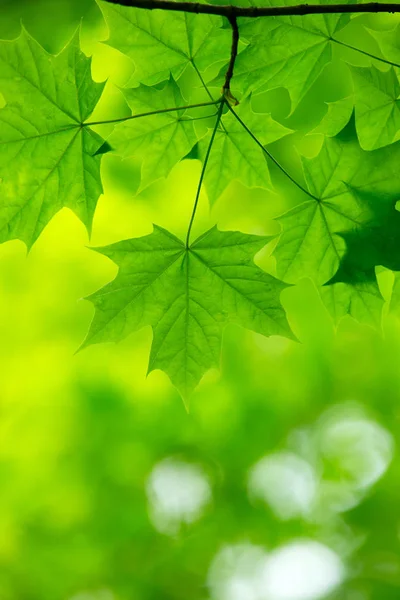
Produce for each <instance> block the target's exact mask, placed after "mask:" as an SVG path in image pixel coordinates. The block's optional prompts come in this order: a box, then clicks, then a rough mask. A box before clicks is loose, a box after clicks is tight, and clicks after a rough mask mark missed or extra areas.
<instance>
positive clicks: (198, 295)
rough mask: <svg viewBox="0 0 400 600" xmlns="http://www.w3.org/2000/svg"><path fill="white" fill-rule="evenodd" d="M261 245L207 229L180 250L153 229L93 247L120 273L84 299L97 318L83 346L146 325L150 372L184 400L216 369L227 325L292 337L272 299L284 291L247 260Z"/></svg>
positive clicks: (169, 236)
mask: <svg viewBox="0 0 400 600" xmlns="http://www.w3.org/2000/svg"><path fill="white" fill-rule="evenodd" d="M267 241H268V238H265V237H262V236H255V235H248V234H244V233H240V232H236V231H226V232H222V231H219V230H218V229H217V228H216V227H214V228H213V229H211V230H209V231H208V232H207V233H205V234H204V235H202V236H200V237H199V238H198V239H197V240H196V241H195V242H194V243H193V244H192V245H191V246H190V248H189V249H186V248H185V246H184V244H183V243H182V242H181V241H180V240H179V239H178V238H176V237H175V236H174V235H172V234H171V233H169V232H168V231H166V230H165V229H162V228H161V227H158V226H154V232H153V233H152V234H150V235H147V236H145V237H141V238H136V239H131V240H126V241H122V242H119V243H117V244H113V245H111V246H108V247H105V248H96V250H97V251H98V252H101V253H102V254H104V255H106V256H108V257H109V258H111V260H113V261H114V262H115V263H116V264H117V265H118V266H119V273H118V275H117V277H116V278H115V280H114V281H112V282H111V283H109V284H107V285H106V286H105V287H104V288H103V289H101V290H99V291H98V292H96V293H95V294H93V295H92V296H90V297H89V300H91V301H92V302H93V303H94V305H95V307H96V313H95V317H94V320H93V323H92V326H91V328H90V331H89V334H88V337H87V339H86V341H85V345H87V344H92V343H97V342H104V341H118V340H120V339H122V338H123V337H125V336H127V335H128V334H129V333H131V332H133V331H135V330H137V329H139V328H141V327H143V326H144V325H151V326H152V328H153V333H154V339H153V345H152V349H151V355H150V363H149V371H152V370H154V369H162V370H163V371H165V372H166V373H167V374H168V375H169V377H170V379H171V381H172V382H173V383H174V385H175V386H176V387H177V388H178V390H179V391H180V392H181V394H182V395H183V397H184V398H186V397H188V395H189V394H190V393H191V392H192V391H193V390H194V388H195V387H196V385H197V384H198V382H199V381H200V379H201V377H202V376H203V374H204V373H205V372H206V371H207V370H208V369H210V368H212V367H218V365H219V355H220V349H221V340H222V334H223V330H224V327H225V326H226V324H227V323H232V322H234V323H238V324H240V325H242V326H243V327H247V328H249V329H252V330H254V331H257V332H259V333H262V334H263V335H273V334H277V335H285V336H287V337H291V332H290V329H289V326H288V323H287V320H286V316H285V313H284V310H283V308H282V306H281V304H280V300H279V298H280V293H281V292H282V290H283V289H284V288H285V287H286V285H285V284H284V283H282V282H280V281H278V280H277V279H275V278H274V277H272V276H271V275H269V274H268V273H265V272H264V271H262V270H261V269H260V268H259V267H257V266H256V265H255V264H254V262H253V260H252V259H253V256H254V254H255V253H256V252H258V251H259V250H260V249H261V248H262V247H263V246H264V245H265V244H266V242H267Z"/></svg>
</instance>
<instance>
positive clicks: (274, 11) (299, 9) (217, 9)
mask: <svg viewBox="0 0 400 600" xmlns="http://www.w3.org/2000/svg"><path fill="white" fill-rule="evenodd" d="M106 2H109V3H110V4H120V5H121V6H130V7H134V8H145V9H148V10H154V9H161V10H173V11H177V12H186V13H195V14H203V15H219V16H221V17H226V18H227V19H230V18H233V17H236V18H239V17H247V18H255V17H279V16H294V15H321V14H338V13H398V12H400V3H399V4H390V3H388V2H369V3H366V4H324V5H321V4H298V5H297V6H265V7H257V6H217V5H216V6H214V5H211V4H200V3H198V2H175V1H174V0H106Z"/></svg>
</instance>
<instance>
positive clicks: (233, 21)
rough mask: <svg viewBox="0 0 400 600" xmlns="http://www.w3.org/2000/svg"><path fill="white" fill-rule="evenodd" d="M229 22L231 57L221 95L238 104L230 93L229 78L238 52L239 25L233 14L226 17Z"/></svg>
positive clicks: (231, 75) (231, 102)
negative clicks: (230, 28)
mask: <svg viewBox="0 0 400 600" xmlns="http://www.w3.org/2000/svg"><path fill="white" fill-rule="evenodd" d="M228 19H229V23H230V24H231V27H232V48H231V57H230V60H229V65H228V70H227V72H226V75H225V81H224V85H223V88H222V95H223V96H224V98H226V99H227V100H228V102H229V103H230V104H234V105H236V104H239V102H238V101H237V100H236V98H235V97H234V96H233V95H232V93H231V79H232V77H233V70H234V68H235V61H236V57H237V54H238V45H239V27H238V24H237V19H236V17H235V16H234V15H231V16H230V17H228Z"/></svg>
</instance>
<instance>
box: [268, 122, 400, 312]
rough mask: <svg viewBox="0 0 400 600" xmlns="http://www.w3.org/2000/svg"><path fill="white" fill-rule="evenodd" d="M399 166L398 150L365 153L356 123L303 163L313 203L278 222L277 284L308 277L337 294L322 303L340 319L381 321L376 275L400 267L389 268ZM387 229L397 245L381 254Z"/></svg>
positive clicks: (326, 294) (399, 183) (327, 292)
mask: <svg viewBox="0 0 400 600" xmlns="http://www.w3.org/2000/svg"><path fill="white" fill-rule="evenodd" d="M399 160H400V145H399V144H395V145H392V146H390V148H383V149H380V150H375V151H372V152H365V151H363V150H362V149H361V148H360V147H359V145H358V143H357V138H356V135H355V132H354V123H353V120H352V121H351V122H350V124H349V125H348V126H347V127H346V128H345V129H344V130H343V131H342V132H341V133H340V134H339V135H338V136H336V137H335V138H328V139H326V140H325V143H324V145H323V147H322V149H321V152H320V153H319V155H318V156H317V157H316V158H313V159H303V168H304V172H305V177H306V182H307V187H308V190H309V193H310V194H311V195H312V199H311V200H308V201H306V202H304V203H303V204H300V205H299V206H297V207H295V208H294V209H292V210H290V211H289V212H287V213H285V214H284V215H282V216H281V217H279V218H278V220H279V221H280V223H281V225H282V234H281V236H280V239H279V241H278V244H277V247H276V249H275V255H276V258H277V273H278V276H279V277H281V278H282V279H284V280H286V281H290V282H295V281H297V280H299V279H300V278H302V277H304V276H308V277H311V278H312V279H313V280H314V281H315V282H316V283H317V284H318V285H323V284H325V283H329V284H330V285H332V286H334V287H335V290H334V291H332V290H323V291H322V296H323V298H324V299H325V300H326V302H327V306H328V308H329V309H330V311H331V312H332V314H334V315H336V316H342V315H343V314H344V311H347V312H348V313H350V314H353V316H354V315H355V314H357V315H361V317H362V316H365V315H366V314H367V312H370V313H371V312H372V305H373V307H374V309H375V313H374V314H373V315H372V314H371V315H370V318H369V320H370V321H372V320H375V322H376V321H377V314H376V311H377V310H380V307H381V300H379V303H378V297H380V294H379V290H378V287H377V284H376V280H375V270H374V267H375V266H377V265H382V266H387V267H388V268H392V267H393V264H394V263H395V264H397V263H396V260H397V258H396V260H395V259H394V258H393V260H392V262H391V261H390V260H389V257H390V253H391V252H392V250H393V251H394V247H395V244H396V242H397V240H398V231H397V225H398V220H397V217H396V211H395V209H394V206H395V203H396V201H397V200H398V199H399V198H400V178H399V175H398V164H399ZM394 217H396V219H395V220H394ZM389 226H390V227H395V232H393V230H391V231H392V234H391V238H390V239H392V244H391V246H390V249H389V250H387V251H385V252H383V250H382V247H383V246H384V244H383V242H382V240H384V239H386V244H387V235H388V231H389V230H388V227H389ZM377 230H378V233H377ZM379 240H381V241H379ZM382 244H383V246H382ZM394 256H395V255H394ZM393 261H394V262H393ZM366 263H368V268H367V267H366ZM337 283H340V285H336V284H337ZM360 294H361V296H364V297H361V298H360ZM356 299H357V301H356ZM357 303H358V306H357ZM362 304H363V305H364V308H363V309H361V305H362ZM366 304H369V305H370V308H369V309H368V311H367V308H366V306H365V305H366ZM363 311H364V313H363ZM361 317H360V318H361Z"/></svg>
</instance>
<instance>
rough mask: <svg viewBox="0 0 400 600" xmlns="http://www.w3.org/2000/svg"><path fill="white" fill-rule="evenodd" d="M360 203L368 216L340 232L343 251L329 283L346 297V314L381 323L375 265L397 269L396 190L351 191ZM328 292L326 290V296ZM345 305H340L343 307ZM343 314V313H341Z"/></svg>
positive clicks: (399, 235) (399, 254)
mask: <svg viewBox="0 0 400 600" xmlns="http://www.w3.org/2000/svg"><path fill="white" fill-rule="evenodd" d="M353 193H354V194H356V195H358V196H359V201H360V203H362V204H364V206H368V207H369V212H370V217H369V219H368V221H367V222H366V223H365V224H364V225H363V227H359V228H353V229H352V230H350V231H347V232H344V233H343V234H342V237H343V239H344V240H345V242H346V253H345V255H344V256H343V258H342V260H341V263H340V266H339V269H338V271H337V272H336V273H335V275H334V276H333V278H332V279H331V281H330V282H329V284H330V286H329V287H332V288H337V289H339V288H340V289H342V290H343V294H342V305H343V304H344V302H343V300H344V299H345V298H346V297H347V313H348V314H351V315H352V316H355V318H357V320H359V321H363V322H370V323H372V324H375V325H378V324H379V323H380V317H381V311H382V306H383V298H382V296H381V294H380V291H379V287H378V284H377V281H376V274H375V267H377V266H383V267H386V268H387V269H391V270H393V271H400V244H399V240H400V213H399V212H398V211H397V210H396V201H397V199H398V198H399V192H397V193H393V194H392V193H388V194H382V195H381V196H380V198H379V202H378V201H377V197H376V195H375V194H373V193H372V194H370V193H368V192H367V193H366V192H364V191H363V190H361V191H358V190H354V191H353ZM330 293H331V292H329V291H325V292H324V294H325V297H326V298H329V295H330ZM344 308H346V306H342V310H344ZM344 314H346V313H344Z"/></svg>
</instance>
